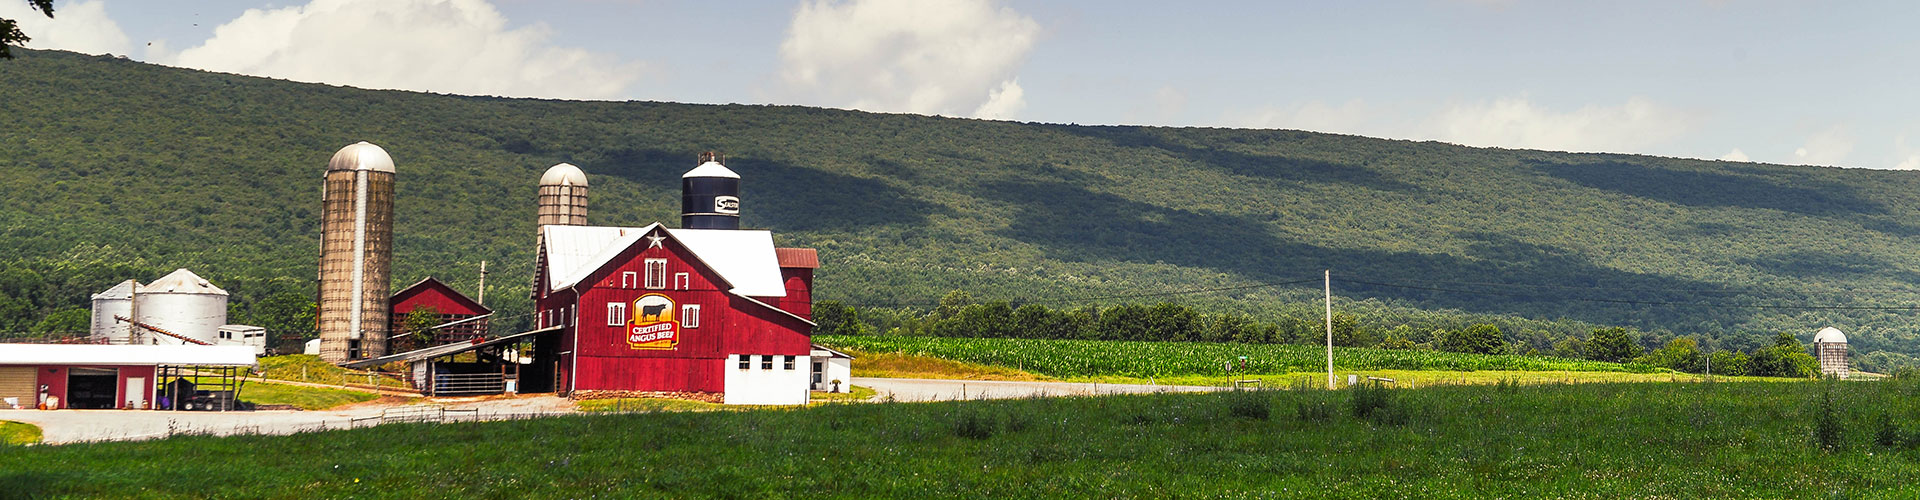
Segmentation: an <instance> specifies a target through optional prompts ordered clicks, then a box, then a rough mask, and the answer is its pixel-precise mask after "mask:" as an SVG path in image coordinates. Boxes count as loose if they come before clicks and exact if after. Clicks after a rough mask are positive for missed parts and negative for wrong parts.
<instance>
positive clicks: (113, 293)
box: [93, 280, 140, 300]
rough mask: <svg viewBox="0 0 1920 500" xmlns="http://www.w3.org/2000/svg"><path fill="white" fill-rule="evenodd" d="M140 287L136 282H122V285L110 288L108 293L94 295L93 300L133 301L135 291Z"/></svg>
mask: <svg viewBox="0 0 1920 500" xmlns="http://www.w3.org/2000/svg"><path fill="white" fill-rule="evenodd" d="M139 287H140V282H138V281H134V280H126V281H122V282H120V284H118V285H114V286H113V288H108V289H107V290H106V291H103V292H100V293H96V294H93V300H102V299H109V300H110V299H131V298H133V290H134V289H135V288H139Z"/></svg>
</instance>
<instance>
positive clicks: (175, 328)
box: [132, 269, 227, 345]
mask: <svg viewBox="0 0 1920 500" xmlns="http://www.w3.org/2000/svg"><path fill="white" fill-rule="evenodd" d="M133 311H134V316H133V318H134V319H135V320H136V321H139V322H140V323H141V324H144V325H149V326H152V327H154V328H159V329H161V330H166V331H167V332H168V333H172V334H174V335H179V336H181V337H187V338H191V339H194V340H198V341H201V342H206V343H209V344H211V343H213V342H214V341H216V340H218V339H219V338H220V325H225V324H227V291H226V290H221V289H220V287H217V286H213V283H208V282H207V280H206V279H205V278H201V277H200V276H199V275H196V274H193V271H188V270H185V269H179V270H175V271H174V272H172V273H169V274H167V275H166V276H164V277H161V278H160V279H157V280H154V281H153V282H152V283H148V284H145V285H140V286H139V287H137V288H135V289H134V292H133ZM132 331H133V340H134V342H133V343H138V344H160V345H184V344H187V341H184V340H180V339H179V338H176V337H172V336H168V335H164V334H160V333H155V332H152V331H148V330H146V329H144V328H140V327H133V328H132Z"/></svg>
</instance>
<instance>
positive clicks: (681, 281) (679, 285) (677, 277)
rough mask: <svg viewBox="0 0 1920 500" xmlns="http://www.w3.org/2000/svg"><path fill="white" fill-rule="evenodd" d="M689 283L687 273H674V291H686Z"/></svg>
mask: <svg viewBox="0 0 1920 500" xmlns="http://www.w3.org/2000/svg"><path fill="white" fill-rule="evenodd" d="M687 281H688V280H687V273H673V289H675V290H686V289H687Z"/></svg>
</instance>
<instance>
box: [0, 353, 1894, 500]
mask: <svg viewBox="0 0 1920 500" xmlns="http://www.w3.org/2000/svg"><path fill="white" fill-rule="evenodd" d="M1322 382H1323V383H1324V379H1322ZM1916 393H1920V384H1917V383H1915V382H1913V381H1884V382H1816V383H1794V384H1779V383H1763V382H1725V383H1697V384H1645V383H1589V384H1538V385H1526V384H1497V385H1476V386H1433V387H1428V388H1421V389H1414V390H1409V389H1392V388H1384V387H1381V388H1371V389H1361V390H1340V391H1323V390H1322V391H1225V392H1218V393H1206V394H1149V395H1127V396H1102V397H1068V398H1036V399H1020V400H991V401H955V402H940V403H881V404H862V405H821V406H813V407H806V408H797V409H780V410H756V411H713V412H669V413H625V414H607V415H580V416H568V417H556V418H545V419H536V420H525V421H507V422H484V423H466V422H463V423H453V424H441V425H431V424H393V425H383V426H378V427H373V428H366V429H355V430H331V431H319V432H309V433H303V434H296V435H291V436H236V437H225V438H221V437H211V436H181V437H173V438H168V439H163V440H155V441H141V442H107V443H87V444H74V445H59V446H34V447H6V448H0V491H5V492H7V494H8V495H11V496H18V497H31V498H40V497H115V498H119V497H127V496H139V497H157V498H186V497H192V498H205V497H225V498H258V497H308V498H343V497H386V498H412V497H449V496H457V497H569V498H571V497H586V496H597V497H613V498H632V497H661V498H664V497H674V498H684V497H734V498H737V497H773V496H796V495H806V496H821V497H912V498H1057V497H1075V498H1087V497H1175V496H1178V497H1262V498H1423V499H1426V498H1432V499H1455V498H1914V497H1916V496H1920V449H1917V448H1920V445H1917V444H1916V443H1920V438H1916V436H1920V424H1916V423H1915V422H1920V405H1913V404H1911V398H1912V396H1913V395H1914V394H1916ZM1816 431H1817V432H1816ZM181 457H192V458H191V459H190V460H182V459H181ZM295 457H297V459H290V458H295Z"/></svg>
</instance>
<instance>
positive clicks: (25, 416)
mask: <svg viewBox="0 0 1920 500" xmlns="http://www.w3.org/2000/svg"><path fill="white" fill-rule="evenodd" d="M436 404H439V405H443V406H445V407H446V408H448V409H464V408H473V409H476V410H479V411H478V412H477V413H475V414H474V417H472V418H474V419H478V420H500V419H509V418H526V417H528V416H531V415H544V414H569V413H573V402H571V401H568V400H566V399H563V398H558V397H553V396H539V397H535V396H527V397H519V398H513V399H493V400H484V401H483V400H478V399H446V400H440V401H439V402H438V403H436ZM393 407H394V405H374V404H369V405H366V406H360V407H355V408H350V409H345V410H329V411H239V412H203V411H152V410H54V411H41V410H0V420H12V421H16V422H27V423H31V424H34V425H38V426H40V430H41V433H42V438H41V440H42V442H45V443H48V444H61V443H75V442H86V441H126V440H140V439H155V438H162V437H167V436H170V435H178V434H211V435H217V436H229V435H234V434H293V433H296V432H304V431H317V430H325V429H345V428H349V427H352V426H353V425H354V424H353V419H355V418H363V417H375V416H379V415H380V414H381V412H383V411H385V410H386V409H388V408H393ZM454 415H458V417H457V418H458V419H460V420H465V419H467V418H468V417H467V416H466V415H465V414H454ZM450 417H451V416H450ZM360 425H369V423H362V424H360Z"/></svg>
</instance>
